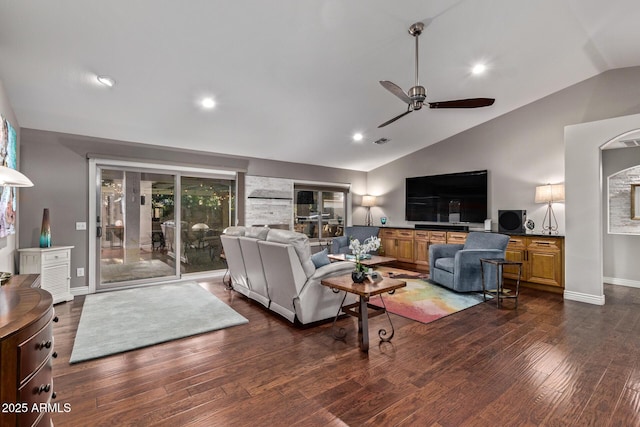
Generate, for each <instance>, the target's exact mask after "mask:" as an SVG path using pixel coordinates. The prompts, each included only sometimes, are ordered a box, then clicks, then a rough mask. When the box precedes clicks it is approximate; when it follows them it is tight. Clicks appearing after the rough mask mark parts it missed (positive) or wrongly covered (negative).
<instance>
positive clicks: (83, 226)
mask: <svg viewBox="0 0 640 427" xmlns="http://www.w3.org/2000/svg"><path fill="white" fill-rule="evenodd" d="M86 229H87V223H86V222H76V230H86Z"/></svg>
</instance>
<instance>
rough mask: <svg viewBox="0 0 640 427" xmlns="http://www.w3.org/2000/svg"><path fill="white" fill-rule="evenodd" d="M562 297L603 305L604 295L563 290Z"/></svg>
mask: <svg viewBox="0 0 640 427" xmlns="http://www.w3.org/2000/svg"><path fill="white" fill-rule="evenodd" d="M564 299H565V300H571V301H578V302H585V303H587V304H594V305H604V295H601V296H597V295H591V294H583V293H582V292H573V291H566V290H565V291H564Z"/></svg>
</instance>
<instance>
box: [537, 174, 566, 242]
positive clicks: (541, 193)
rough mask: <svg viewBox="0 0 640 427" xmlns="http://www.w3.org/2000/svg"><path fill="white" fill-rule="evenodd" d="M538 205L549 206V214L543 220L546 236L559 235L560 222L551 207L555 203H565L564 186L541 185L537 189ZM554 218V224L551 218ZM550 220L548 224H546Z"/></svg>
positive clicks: (543, 229)
mask: <svg viewBox="0 0 640 427" xmlns="http://www.w3.org/2000/svg"><path fill="white" fill-rule="evenodd" d="M535 201H536V203H546V204H547V212H546V213H545V214H544V219H543V220H542V232H543V233H545V234H549V235H550V234H552V233H555V234H558V220H557V219H556V215H555V214H554V213H553V208H552V207H551V205H552V204H553V203H555V202H563V201H564V184H546V185H539V186H537V187H536V198H535ZM552 217H553V223H552V222H551V218H552ZM547 218H549V219H548V224H545V222H547Z"/></svg>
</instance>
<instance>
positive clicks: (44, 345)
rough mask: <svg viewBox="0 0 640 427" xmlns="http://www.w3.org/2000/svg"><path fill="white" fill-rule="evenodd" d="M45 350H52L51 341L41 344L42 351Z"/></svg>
mask: <svg viewBox="0 0 640 427" xmlns="http://www.w3.org/2000/svg"><path fill="white" fill-rule="evenodd" d="M45 348H51V341H42V342H41V343H40V350H42V349H45Z"/></svg>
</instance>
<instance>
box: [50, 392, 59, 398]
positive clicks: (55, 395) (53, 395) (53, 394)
mask: <svg viewBox="0 0 640 427" xmlns="http://www.w3.org/2000/svg"><path fill="white" fill-rule="evenodd" d="M56 397H58V395H57V394H56V392H55V391H54V392H53V393H51V398H52V399H55V398H56Z"/></svg>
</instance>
